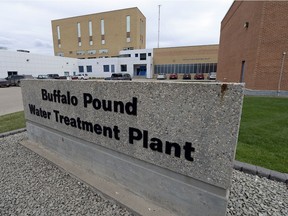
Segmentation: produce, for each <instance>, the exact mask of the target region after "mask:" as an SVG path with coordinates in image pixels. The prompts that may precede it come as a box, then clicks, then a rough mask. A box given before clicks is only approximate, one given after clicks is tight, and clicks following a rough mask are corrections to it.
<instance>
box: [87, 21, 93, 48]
mask: <svg viewBox="0 0 288 216" xmlns="http://www.w3.org/2000/svg"><path fill="white" fill-rule="evenodd" d="M88 28H89V45H90V46H92V45H93V38H92V33H93V32H92V21H89V22H88Z"/></svg>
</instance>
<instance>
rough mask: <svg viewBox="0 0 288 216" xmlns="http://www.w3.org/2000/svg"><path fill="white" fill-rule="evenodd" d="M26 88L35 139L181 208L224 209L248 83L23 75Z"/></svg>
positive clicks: (218, 213) (190, 211) (188, 211)
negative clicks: (36, 78)
mask: <svg viewBox="0 0 288 216" xmlns="http://www.w3.org/2000/svg"><path fill="white" fill-rule="evenodd" d="M21 90H22V98H23V105H24V112H25V118H26V121H27V132H28V136H29V138H30V140H32V141H33V142H36V143H39V145H41V146H43V148H46V149H47V150H49V151H51V152H55V153H57V154H58V155H59V157H63V158H65V159H66V160H67V161H68V160H70V161H72V162H73V163H75V164H77V165H78V166H81V167H83V170H86V171H87V172H89V173H94V174H95V175H97V176H101V177H102V178H105V179H107V180H108V181H111V182H114V183H115V184H119V185H122V186H123V187H125V188H127V190H130V191H131V192H133V193H135V194H137V195H139V196H141V197H143V198H145V199H147V200H150V201H151V202H153V203H155V204H156V205H159V206H162V207H163V208H166V209H168V210H169V211H171V212H173V213H174V214H176V215H189V216H200V215H201V216H203V215H205V216H208V215H211V216H224V215H225V213H226V206H227V200H228V194H229V189H230V186H231V175H232V170H233V162H234V157H235V151H236V144H237V139H238V132H239V126H240V117H241V111H242V102H243V85H242V84H235V83H218V82H213V83H210V82H209V83H198V82H193V83H192V82H181V81H161V82H158V81H133V82H128V81H103V80H99V81H92V80H91V81H68V80H23V82H22V81H21ZM80 178H81V176H80Z"/></svg>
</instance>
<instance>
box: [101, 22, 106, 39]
mask: <svg viewBox="0 0 288 216" xmlns="http://www.w3.org/2000/svg"><path fill="white" fill-rule="evenodd" d="M104 34H105V27H104V19H101V35H104Z"/></svg>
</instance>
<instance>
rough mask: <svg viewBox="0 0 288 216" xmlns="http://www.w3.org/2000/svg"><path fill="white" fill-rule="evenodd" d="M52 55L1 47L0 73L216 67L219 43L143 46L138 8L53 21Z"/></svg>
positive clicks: (138, 73)
mask: <svg viewBox="0 0 288 216" xmlns="http://www.w3.org/2000/svg"><path fill="white" fill-rule="evenodd" d="M52 35H53V44H54V54H55V56H43V55H37V54H32V53H29V52H20V51H19V52H11V51H6V50H2V51H0V59H1V61H0V66H1V70H0V77H1V78H4V77H7V76H9V75H12V74H18V75H20V74H29V75H32V76H34V77H37V76H38V75H42V74H48V73H53V74H55V73H57V74H59V75H60V76H73V75H76V74H86V75H87V76H89V77H90V78H106V77H110V76H111V74H112V73H116V72H127V73H129V74H130V75H131V76H132V77H141V78H153V77H154V78H155V77H156V75H157V74H159V73H161V74H171V73H177V74H179V75H180V76H179V78H181V74H186V73H191V74H195V73H204V74H208V73H209V72H216V70H217V61H218V48H219V46H218V45H203V46H183V47H166V48H155V49H145V47H146V18H145V16H144V15H143V14H142V13H141V11H140V10H139V9H138V8H137V7H134V8H128V9H122V10H115V11H109V12H102V13H95V14H90V15H83V16H77V17H71V18H64V19H59V20H53V21H52Z"/></svg>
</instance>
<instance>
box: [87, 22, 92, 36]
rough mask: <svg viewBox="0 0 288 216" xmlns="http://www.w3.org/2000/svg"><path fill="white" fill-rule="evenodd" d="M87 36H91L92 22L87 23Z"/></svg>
mask: <svg viewBox="0 0 288 216" xmlns="http://www.w3.org/2000/svg"><path fill="white" fill-rule="evenodd" d="M88 25H89V36H92V21H89V24H88Z"/></svg>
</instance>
